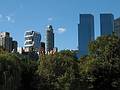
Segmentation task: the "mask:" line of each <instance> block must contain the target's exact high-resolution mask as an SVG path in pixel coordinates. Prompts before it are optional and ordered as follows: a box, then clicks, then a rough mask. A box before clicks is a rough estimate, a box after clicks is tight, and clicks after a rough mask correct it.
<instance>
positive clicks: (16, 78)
mask: <svg viewBox="0 0 120 90" xmlns="http://www.w3.org/2000/svg"><path fill="white" fill-rule="evenodd" d="M0 90H120V39H119V38H118V37H116V36H115V35H109V36H102V37H98V38H97V39H96V40H95V41H92V42H91V43H90V44H89V54H88V55H86V56H83V57H81V58H80V59H77V57H76V51H70V50H63V51H60V52H58V53H55V54H52V55H43V56H41V57H40V58H39V60H38V61H34V60H32V59H30V58H28V57H26V56H24V55H20V54H17V53H8V52H6V51H5V50H4V49H2V47H0Z"/></svg>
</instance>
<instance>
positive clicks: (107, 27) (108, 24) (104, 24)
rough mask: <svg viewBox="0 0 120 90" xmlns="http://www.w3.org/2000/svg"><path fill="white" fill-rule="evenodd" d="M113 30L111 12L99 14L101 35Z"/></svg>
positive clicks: (110, 32)
mask: <svg viewBox="0 0 120 90" xmlns="http://www.w3.org/2000/svg"><path fill="white" fill-rule="evenodd" d="M113 30H114V16H113V14H100V33H101V35H109V34H112V32H113Z"/></svg>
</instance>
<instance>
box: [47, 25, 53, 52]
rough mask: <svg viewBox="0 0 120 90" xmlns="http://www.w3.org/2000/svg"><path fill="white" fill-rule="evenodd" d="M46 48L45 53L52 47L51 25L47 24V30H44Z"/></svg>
mask: <svg viewBox="0 0 120 90" xmlns="http://www.w3.org/2000/svg"><path fill="white" fill-rule="evenodd" d="M46 48H47V53H49V52H50V51H51V50H53V48H54V33H53V28H52V25H49V26H48V27H47V31H46Z"/></svg>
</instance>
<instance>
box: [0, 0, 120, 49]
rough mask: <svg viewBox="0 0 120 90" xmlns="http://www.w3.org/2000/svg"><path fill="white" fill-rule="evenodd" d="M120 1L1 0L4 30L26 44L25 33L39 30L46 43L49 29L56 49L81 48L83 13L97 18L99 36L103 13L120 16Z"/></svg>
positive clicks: (0, 29) (0, 23) (0, 25)
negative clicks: (81, 16)
mask: <svg viewBox="0 0 120 90" xmlns="http://www.w3.org/2000/svg"><path fill="white" fill-rule="evenodd" d="M119 6H120V0H0V31H2V32H4V31H7V32H10V33H11V36H12V37H13V38H14V39H15V40H17V41H18V43H19V46H23V45H24V32H25V31H26V30H30V29H32V30H35V31H38V32H40V33H41V36H42V41H45V29H46V26H47V25H49V24H51V25H52V26H53V28H54V32H55V46H56V47H58V48H59V49H60V50H62V49H77V31H78V23H79V14H85V13H87V14H88V13H90V14H93V15H94V16H95V17H94V18H95V35H96V37H97V36H99V30H100V29H99V14H100V13H113V14H114V17H115V18H117V17H119V16H120V7H119Z"/></svg>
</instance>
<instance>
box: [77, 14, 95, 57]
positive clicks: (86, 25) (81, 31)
mask: <svg viewBox="0 0 120 90" xmlns="http://www.w3.org/2000/svg"><path fill="white" fill-rule="evenodd" d="M92 40H94V16H93V15H91V14H80V23H79V24H78V49H79V57H80V56H83V55H86V54H88V44H89V42H90V41H92Z"/></svg>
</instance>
